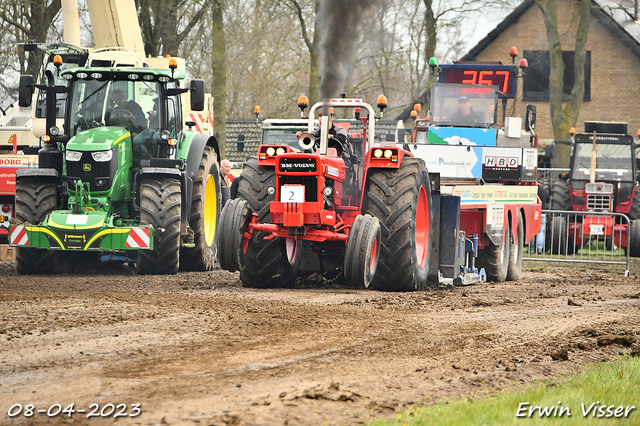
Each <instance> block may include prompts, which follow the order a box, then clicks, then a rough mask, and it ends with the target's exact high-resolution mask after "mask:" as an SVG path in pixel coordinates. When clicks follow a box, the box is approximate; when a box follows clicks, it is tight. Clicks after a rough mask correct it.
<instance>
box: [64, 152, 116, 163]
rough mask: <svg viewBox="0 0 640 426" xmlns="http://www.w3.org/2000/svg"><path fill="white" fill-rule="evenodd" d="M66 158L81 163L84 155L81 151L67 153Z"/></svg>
mask: <svg viewBox="0 0 640 426" xmlns="http://www.w3.org/2000/svg"><path fill="white" fill-rule="evenodd" d="M109 152H111V151H109ZM64 158H65V159H66V160H67V161H80V160H81V159H82V153H81V152H80V151H67V152H66V154H65V155H64Z"/></svg>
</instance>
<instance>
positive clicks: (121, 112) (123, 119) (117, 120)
mask: <svg viewBox="0 0 640 426" xmlns="http://www.w3.org/2000/svg"><path fill="white" fill-rule="evenodd" d="M109 126H121V127H125V128H126V129H127V130H129V131H131V132H135V131H137V129H138V128H139V127H140V124H139V123H138V120H137V119H136V116H135V115H133V113H132V112H131V111H129V110H127V109H124V108H116V109H114V110H113V111H111V115H109Z"/></svg>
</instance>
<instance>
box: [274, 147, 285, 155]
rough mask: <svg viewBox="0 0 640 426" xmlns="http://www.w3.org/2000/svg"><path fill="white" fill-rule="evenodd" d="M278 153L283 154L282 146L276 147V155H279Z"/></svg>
mask: <svg viewBox="0 0 640 426" xmlns="http://www.w3.org/2000/svg"><path fill="white" fill-rule="evenodd" d="M280 154H284V148H283V147H280V148H278V149H276V155H280Z"/></svg>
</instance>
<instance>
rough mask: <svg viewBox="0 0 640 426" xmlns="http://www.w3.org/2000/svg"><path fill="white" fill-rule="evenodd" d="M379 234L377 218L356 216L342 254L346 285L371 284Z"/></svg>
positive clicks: (378, 251)
mask: <svg viewBox="0 0 640 426" xmlns="http://www.w3.org/2000/svg"><path fill="white" fill-rule="evenodd" d="M380 235H381V234H380V223H379V221H378V219H376V218H375V217H372V216H370V215H368V214H367V215H364V216H362V215H360V216H357V217H356V220H355V221H354V222H353V226H352V227H351V232H350V233H349V239H348V240H347V248H346V250H345V255H344V276H345V279H346V281H347V285H350V286H352V287H356V288H368V287H369V285H370V284H371V280H372V279H373V277H374V276H375V274H376V269H377V266H378V260H379V258H380V244H379V241H380Z"/></svg>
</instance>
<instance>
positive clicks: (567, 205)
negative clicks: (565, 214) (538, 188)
mask: <svg viewBox="0 0 640 426" xmlns="http://www.w3.org/2000/svg"><path fill="white" fill-rule="evenodd" d="M549 210H571V194H569V182H568V181H567V180H566V179H562V178H560V179H554V180H553V181H552V182H551V192H550V200H549Z"/></svg>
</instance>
